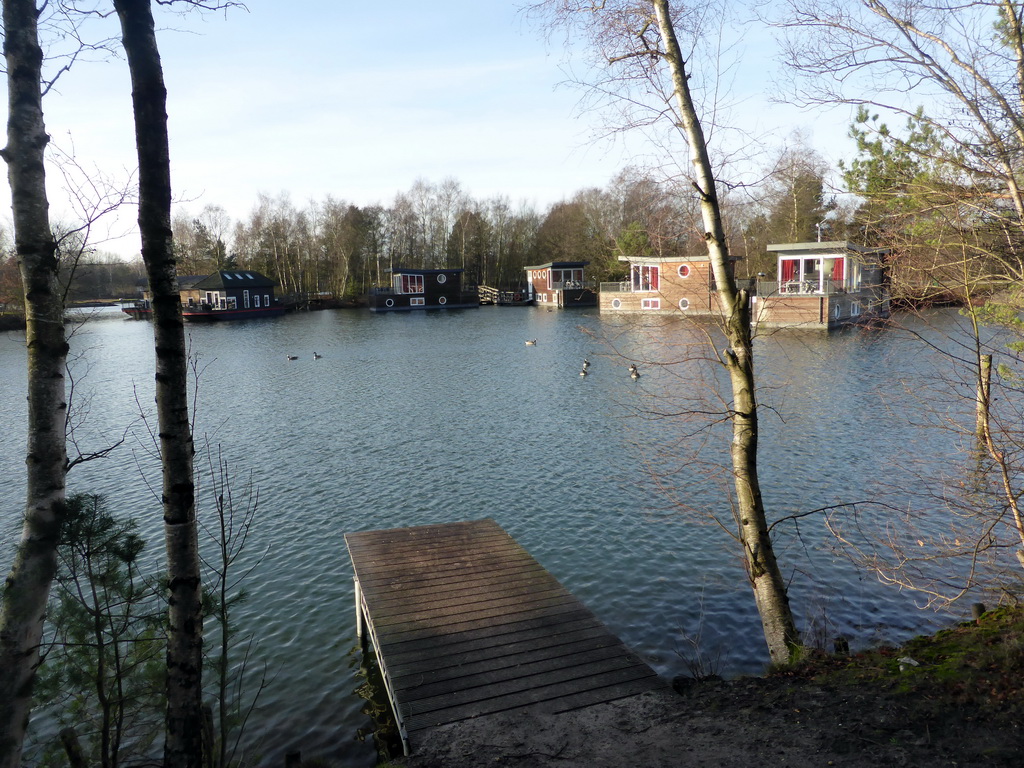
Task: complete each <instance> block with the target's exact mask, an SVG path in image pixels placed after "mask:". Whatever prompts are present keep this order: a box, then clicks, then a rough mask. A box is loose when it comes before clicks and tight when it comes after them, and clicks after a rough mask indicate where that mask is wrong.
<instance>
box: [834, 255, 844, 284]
mask: <svg viewBox="0 0 1024 768" xmlns="http://www.w3.org/2000/svg"><path fill="white" fill-rule="evenodd" d="M844 261H845V260H844V259H836V260H835V261H834V262H833V263H832V279H833V280H837V281H841V280H842V279H843V263H844Z"/></svg>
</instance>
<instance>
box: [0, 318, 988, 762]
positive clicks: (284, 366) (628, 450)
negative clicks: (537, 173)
mask: <svg viewBox="0 0 1024 768" xmlns="http://www.w3.org/2000/svg"><path fill="white" fill-rule="evenodd" d="M931 320H932V321H933V322H934V323H935V324H936V326H937V327H938V328H940V329H945V330H948V329H949V328H950V327H952V325H953V324H954V323H955V321H956V314H955V312H939V313H935V314H934V315H932V317H931ZM913 323H915V324H916V327H918V328H919V329H920V330H922V331H923V332H925V333H931V331H930V330H929V329H928V328H926V327H925V326H923V325H921V324H920V323H919V322H918V321H916V320H915V321H913ZM69 327H73V328H74V336H73V338H72V341H71V346H72V350H73V355H74V356H75V358H76V359H75V362H74V363H73V372H74V378H75V380H76V382H75V395H74V402H75V404H76V406H78V407H80V408H82V409H83V413H82V415H83V420H82V423H81V425H80V426H79V427H78V428H77V429H76V431H75V438H76V440H77V441H78V445H79V448H80V449H81V450H82V451H86V452H87V451H91V450H96V449H99V448H101V447H103V446H105V445H108V444H110V443H111V442H113V441H114V440H116V439H117V438H118V437H119V436H121V435H122V434H123V435H126V439H125V442H124V444H123V445H121V446H120V447H119V448H117V449H116V450H115V451H114V452H113V454H112V455H111V456H110V457H108V458H106V459H103V460H101V461H96V462H91V463H88V464H85V465H81V466H79V467H76V468H75V469H74V470H73V471H72V473H71V475H70V476H69V490H70V491H71V492H75V491H86V492H90V493H102V494H105V495H106V496H107V499H108V503H109V506H110V508H111V509H112V510H115V511H117V512H119V513H121V514H124V515H131V516H134V517H136V518H137V519H138V520H139V521H140V524H141V529H142V532H143V533H144V535H146V537H147V539H148V541H149V549H150V550H151V551H152V553H153V554H154V556H155V555H157V554H159V551H160V549H161V548H162V538H161V532H160V510H159V501H158V497H157V496H155V495H154V492H153V489H154V488H156V489H157V490H158V489H159V485H160V476H159V471H158V465H157V463H156V461H155V459H154V457H153V455H152V443H151V440H150V438H149V435H148V432H147V426H146V423H145V422H143V421H142V420H141V419H140V408H141V409H142V410H143V411H145V412H146V413H147V414H148V415H149V416H150V418H152V407H151V403H152V399H153V395H152V378H153V373H152V371H153V350H152V329H151V326H150V325H149V324H148V323H146V322H137V321H131V320H127V319H125V318H124V317H123V316H122V315H121V314H119V313H115V312H108V311H104V312H100V313H97V314H96V315H94V316H92V317H91V319H89V320H88V322H85V323H84V324H75V325H74V326H69ZM187 332H188V334H189V336H190V340H191V347H192V350H193V352H194V354H195V355H197V356H198V364H197V371H198V375H197V388H198V391H197V403H198V408H197V413H196V435H197V446H198V447H202V445H203V444H205V443H206V442H207V441H208V442H209V444H211V445H214V446H219V449H220V451H221V452H222V454H223V457H224V458H225V459H227V460H228V461H229V462H230V465H231V469H232V474H233V475H234V479H235V486H236V489H237V488H240V487H241V486H242V485H243V484H244V481H245V479H246V478H247V477H248V476H249V473H250V472H251V473H252V478H253V481H254V482H255V483H256V484H257V485H258V486H259V515H258V520H257V524H256V529H255V530H254V532H253V534H252V536H251V540H250V542H249V544H248V548H247V550H246V555H247V557H248V558H249V561H250V562H251V561H254V560H256V559H258V558H259V557H260V556H261V555H263V553H264V552H266V554H265V555H264V556H263V559H262V562H261V563H260V564H259V565H258V567H257V568H256V570H255V571H254V572H253V573H252V574H251V575H250V576H249V578H248V581H247V588H248V590H249V591H250V593H251V598H250V600H249V602H248V603H246V604H245V605H243V606H242V608H241V609H240V613H239V620H240V623H241V625H242V627H241V629H242V631H243V632H253V633H255V634H256V635H257V636H258V638H259V649H258V655H259V657H260V658H261V659H262V660H265V661H266V663H267V664H268V667H269V671H270V675H271V679H270V683H269V686H268V688H267V689H266V691H265V692H264V694H263V697H262V699H261V702H260V708H259V711H258V712H257V713H256V715H255V716H254V718H253V722H251V723H250V730H249V734H250V736H249V738H250V740H251V741H252V743H253V746H254V748H257V749H258V750H259V751H260V753H261V754H262V755H263V756H264V758H265V762H274V763H275V764H280V762H281V760H282V756H283V754H284V752H286V751H289V750H292V749H301V750H302V751H303V755H304V756H310V757H312V756H317V755H322V756H324V757H330V758H338V759H345V760H349V761H351V763H352V764H365V765H373V762H374V756H373V752H372V749H371V748H369V747H368V746H367V745H366V744H360V743H358V742H357V741H356V740H355V734H356V730H357V729H358V728H361V727H365V726H367V724H368V718H367V716H365V715H363V714H360V708H361V707H362V706H363V704H364V702H363V701H362V700H361V699H360V698H358V697H357V696H355V695H353V690H354V689H355V688H356V687H357V686H358V685H360V683H361V682H362V680H361V679H360V678H359V677H358V674H357V673H358V663H357V659H358V657H357V656H356V655H354V654H353V653H352V650H353V647H354V645H355V637H354V609H353V593H352V573H351V568H350V564H349V560H348V554H347V551H346V549H345V544H344V540H343V535H344V534H345V533H346V532H349V531H357V530H370V529H379V528H390V527H397V526H409V525H421V524H427V523H437V522H448V521H455V520H468V519H479V518H483V517H492V518H494V519H495V520H496V521H497V522H498V523H499V524H500V525H502V526H503V527H504V528H505V529H506V530H507V531H509V533H511V534H512V535H513V536H514V537H515V538H516V539H517V540H518V541H519V542H520V543H521V544H522V545H523V546H524V547H525V548H526V549H527V550H528V551H529V552H530V553H531V554H533V556H534V557H536V558H537V560H539V561H540V563H541V564H542V565H544V566H545V567H546V568H548V569H549V570H550V571H551V572H552V573H553V574H554V575H555V576H556V577H557V578H558V579H559V580H560V581H561V582H562V583H563V584H564V585H565V586H566V587H567V588H568V589H569V590H571V591H572V592H573V593H575V594H576V595H577V596H578V597H579V598H580V599H581V600H582V601H583V602H584V603H585V604H586V605H588V606H589V607H590V608H591V609H592V610H594V611H595V612H596V613H597V614H598V616H599V617H600V618H601V619H602V620H603V621H605V622H606V623H607V624H608V625H609V626H610V628H611V629H612V631H613V632H615V633H616V634H618V635H619V636H620V637H621V638H622V639H623V640H624V641H625V642H626V644H627V645H629V646H631V647H632V648H633V649H635V650H636V651H637V652H638V653H640V654H641V655H642V656H643V657H644V658H645V659H646V660H647V661H648V662H649V663H650V664H651V665H652V666H654V667H655V668H656V669H657V670H658V671H659V672H660V673H661V674H663V675H665V676H672V675H675V674H680V673H684V672H685V671H686V665H685V664H684V662H683V659H682V658H681V656H680V653H679V651H683V652H686V651H687V649H688V644H687V643H686V642H685V641H684V638H683V635H684V634H685V635H686V636H689V637H696V636H700V645H701V647H702V649H703V651H704V652H705V653H707V654H709V655H710V656H711V657H716V658H718V659H719V661H718V666H719V668H720V669H721V671H722V672H723V673H726V674H738V673H756V672H758V671H760V670H762V669H763V668H764V665H765V664H766V662H767V653H766V650H765V646H764V640H763V636H762V634H761V629H760V623H759V621H758V617H757V614H756V611H755V609H754V604H753V598H752V596H751V594H750V591H749V589H748V588H747V587H746V584H745V577H744V574H743V569H742V564H741V562H740V560H739V555H738V552H737V551H736V550H735V549H734V548H732V547H730V542H729V540H728V538H727V536H726V535H725V534H723V533H722V532H721V531H720V530H719V529H717V528H716V527H714V526H710V525H699V524H696V523H695V522H693V520H692V518H691V517H690V516H689V515H688V510H698V511H700V510H705V511H706V510H713V511H715V512H717V513H719V514H723V515H724V516H726V517H727V516H728V514H729V509H730V506H729V497H728V495H727V494H726V493H725V492H724V490H723V485H724V479H723V478H721V477H718V476H717V472H718V471H720V467H719V468H718V470H716V469H715V465H716V464H719V465H720V464H721V463H722V462H723V461H725V460H726V456H727V454H726V451H727V448H728V446H727V443H724V442H722V441H721V440H714V439H713V440H712V441H710V442H709V443H708V445H707V449H706V455H705V461H707V462H708V463H707V464H706V465H700V464H690V465H685V464H682V463H681V459H683V458H685V456H686V454H687V453H688V452H689V451H690V450H691V449H693V448H694V447H695V446H696V445H698V444H700V443H701V442H702V441H704V437H703V434H702V433H699V432H696V431H695V428H694V426H693V424H692V423H688V422H686V421H685V420H682V419H680V418H674V417H658V416H657V412H658V411H659V410H663V411H671V410H672V409H673V408H674V407H676V406H678V400H679V398H683V399H684V400H687V401H688V405H689V406H690V407H693V406H694V402H696V401H695V400H690V398H696V397H697V396H698V395H700V394H701V393H702V392H703V389H702V387H703V382H705V381H707V380H709V379H711V380H713V379H714V378H715V377H716V376H718V375H719V374H717V373H716V372H715V371H714V369H713V367H710V366H707V365H705V364H702V363H701V362H700V361H699V360H695V359H693V358H694V353H695V351H696V349H695V348H694V347H692V346H689V345H692V344H693V343H694V342H695V341H696V340H698V339H700V338H702V336H701V334H700V333H699V332H698V331H696V330H695V329H694V328H693V327H692V326H690V325H687V324H684V323H682V322H681V321H678V320H675V319H671V318H669V319H654V320H651V319H647V320H645V323H643V324H640V323H638V322H636V321H633V322H628V321H624V320H622V319H621V318H609V317H608V316H603V317H602V316H601V315H599V314H597V312H596V310H583V311H551V310H547V309H543V308H526V309H523V308H504V307H484V308H481V309H479V310H466V311H458V312H447V313H434V312H432V313H422V312H420V313H411V314H379V315H375V314H371V313H369V312H360V311H336V312H330V311H329V312H319V313H310V314H297V315H289V316H286V317H282V318H277V319H271V320H262V321H246V322H238V323H227V324H220V325H210V326H201V325H191V326H188V327H187ZM534 338H536V339H537V340H538V341H537V345H536V346H526V345H525V344H524V343H523V341H524V340H525V339H534ZM722 346H724V345H723V344H721V342H718V348H719V349H721V348H722ZM314 351H315V352H318V353H319V354H321V355H322V356H323V357H322V359H319V360H314V359H313V352H314ZM288 354H294V355H298V357H299V359H298V360H295V361H288V360H287V359H286V355H288ZM618 355H621V356H622V357H619V356H618ZM757 355H758V357H757V365H758V368H759V374H760V376H761V380H760V382H759V385H760V386H761V394H762V399H763V400H765V401H766V402H768V403H770V404H771V405H772V406H773V407H774V408H775V413H772V412H769V411H768V410H765V411H764V412H763V417H762V418H763V422H762V425H763V429H764V434H763V436H762V442H761V456H760V465H761V473H762V482H763V486H764V495H765V499H766V505H767V507H768V509H769V510H770V514H771V515H772V517H773V519H774V518H777V517H781V516H784V515H790V514H794V513H799V512H803V511H809V510H813V509H815V508H818V507H824V506H827V505H830V504H835V503H840V502H852V501H862V500H865V499H870V498H872V497H873V495H874V494H877V493H881V492H882V491H883V490H885V491H886V492H887V493H889V496H887V500H888V501H890V502H891V503H893V502H894V503H898V502H899V499H898V498H895V497H893V496H892V491H891V490H890V489H891V488H892V487H896V488H899V487H901V486H903V487H910V486H911V485H912V484H913V483H914V482H915V480H914V477H913V476H912V474H910V470H909V469H908V470H904V469H902V467H903V466H904V464H905V462H906V461H907V460H908V457H916V458H917V459H920V458H921V457H925V458H926V459H927V460H928V461H932V462H935V463H941V462H944V461H946V460H947V459H948V458H949V457H950V456H951V455H952V454H953V452H954V451H955V448H956V446H955V444H954V441H953V438H952V437H951V436H950V435H949V433H946V432H942V431H939V430H934V429H931V428H929V427H928V426H927V425H925V424H923V423H920V422H922V420H921V419H915V418H912V416H913V408H912V406H913V396H914V392H915V390H918V389H920V388H922V387H925V386H926V385H927V383H928V382H930V381H932V380H933V379H934V378H935V377H937V376H940V375H942V374H944V373H945V372H946V368H948V367H949V366H950V363H949V362H948V360H947V359H946V358H944V357H942V356H939V355H937V354H935V353H932V352H929V351H928V350H927V348H926V347H924V346H923V345H921V344H920V343H919V342H916V341H915V340H914V339H913V338H911V337H910V336H908V335H907V334H903V333H899V332H896V331H892V330H865V329H854V330H851V331H846V332H842V333H833V334H831V335H826V334H824V333H793V332H790V333H778V334H775V335H774V336H772V337H770V338H768V339H764V340H760V341H759V342H758V346H757ZM584 358H589V359H590V361H591V363H592V367H591V369H590V375H589V376H587V377H585V378H584V377H580V376H579V370H580V367H581V362H582V360H583V359H584ZM630 360H638V361H640V362H641V367H642V371H643V373H644V375H643V377H642V378H641V379H640V380H639V381H636V382H634V381H632V380H630V378H629V376H628V372H627V369H626V365H627V364H628V362H629V361H630ZM654 362H661V363H663V365H660V366H659V365H655V364H654ZM24 380H25V349H24V334H22V333H6V334H0V381H2V382H3V385H2V389H0V424H2V425H3V429H2V430H0V503H2V507H0V566H2V567H3V568H4V569H6V568H7V567H8V566H9V563H10V558H11V552H12V550H13V547H14V543H15V541H16V540H17V536H18V531H19V527H20V519H21V515H22V509H23V504H24V498H23V497H24V478H23V473H24V465H23V462H24V444H25V443H24V440H25V435H24V429H25V427H24V422H25V383H24ZM140 404H141V405H140ZM679 407H682V406H679ZM943 407H944V408H946V409H947V411H948V413H949V414H950V415H952V416H954V417H956V418H960V416H961V414H960V412H959V411H958V409H957V407H956V405H955V403H953V404H951V405H948V406H943ZM707 408H708V403H706V402H705V409H707ZM710 409H711V410H716V409H717V410H721V405H720V404H717V405H716V404H714V403H711V404H710ZM967 418H970V416H969V415H968V416H967ZM713 437H715V436H713ZM670 455H672V456H675V457H676V458H675V459H669V458H667V456H670ZM197 466H198V461H197ZM904 472H906V473H907V474H902V473H904ZM203 484H204V488H206V487H208V486H209V483H208V482H207V481H205V480H204V481H203ZM883 486H884V487H883ZM201 506H202V511H201V514H204V515H205V514H207V513H208V512H209V510H210V506H211V505H210V504H209V499H208V498H203V499H202V500H201ZM787 530H788V533H787V534H786V535H785V536H784V537H783V540H782V542H781V549H780V551H779V553H778V554H779V557H780V560H781V561H782V563H783V566H784V568H785V570H786V572H787V574H789V575H790V577H791V583H792V586H791V590H792V591H791V594H792V600H793V604H794V606H795V608H796V610H797V611H798V614H799V617H800V620H801V624H802V626H803V627H807V626H808V623H809V622H814V623H815V625H816V626H824V627H826V629H827V632H828V633H829V634H830V635H835V634H843V635H846V636H848V637H850V638H852V639H853V642H854V644H861V645H863V644H866V643H868V642H871V641H873V640H876V639H878V638H880V637H882V638H888V639H892V640H900V639H902V638H905V637H907V636H908V635H911V634H914V633H918V632H921V631H925V630H928V629H930V628H931V627H932V625H933V622H935V621H936V617H935V615H934V614H933V613H931V612H929V611H921V610H918V609H917V607H916V604H915V598H914V596H913V595H911V594H907V593H901V592H898V591H896V590H894V589H892V588H889V587H885V586H883V585H881V584H879V583H878V582H877V580H876V579H875V578H874V577H873V576H871V575H869V574H860V573H857V572H856V570H855V569H854V568H853V567H852V566H850V565H849V564H848V563H847V562H845V561H844V560H842V559H840V558H838V557H836V556H835V555H834V554H833V553H832V551H831V549H830V548H829V546H828V537H827V535H826V531H825V530H824V527H823V525H822V524H821V523H820V522H819V521H818V520H817V518H816V517H809V518H806V519H804V520H802V521H801V522H800V526H799V528H798V529H794V528H792V527H790V528H788V529H787Z"/></svg>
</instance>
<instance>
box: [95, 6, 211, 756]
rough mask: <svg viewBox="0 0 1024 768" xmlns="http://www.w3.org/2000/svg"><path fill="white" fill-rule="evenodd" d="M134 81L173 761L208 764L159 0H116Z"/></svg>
mask: <svg viewBox="0 0 1024 768" xmlns="http://www.w3.org/2000/svg"><path fill="white" fill-rule="evenodd" d="M114 9H115V11H116V12H117V16H118V19H119V20H120V22H121V32H122V43H123V46H124V51H125V56H126V58H127V60H128V68H129V70H130V72H131V81H132V105H133V110H134V115H135V142H136V147H137V150H138V156H139V231H140V234H141V237H142V258H143V261H144V262H145V264H146V272H147V275H148V278H149V287H150V291H151V293H152V297H153V298H152V301H153V335H154V345H155V347H156V376H155V381H156V406H157V420H158V424H159V435H160V455H161V464H162V469H163V494H162V497H163V508H164V510H163V511H164V538H165V545H166V550H167V578H168V604H169V605H168V613H169V626H168V642H167V729H166V738H165V742H164V765H165V766H167V767H168V768H171V767H174V768H200V766H202V765H203V743H202V742H203V739H202V733H203V714H202V645H203V617H202V581H201V571H200V568H201V566H200V557H199V541H198V534H197V523H196V506H195V484H194V478H193V474H192V472H193V455H194V453H195V449H194V446H193V442H192V429H191V422H190V420H189V409H188V372H189V366H188V350H187V347H186V344H185V332H184V324H183V321H182V316H181V298H180V296H179V291H178V281H177V270H176V265H175V258H174V245H173V239H172V235H171V171H170V149H169V141H168V133H167V89H166V87H165V85H164V78H163V68H162V65H161V62H160V51H159V47H158V45H157V39H156V25H155V22H154V19H153V10H152V6H151V3H150V0H114Z"/></svg>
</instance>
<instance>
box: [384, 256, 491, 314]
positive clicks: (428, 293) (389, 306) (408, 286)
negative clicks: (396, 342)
mask: <svg viewBox="0 0 1024 768" xmlns="http://www.w3.org/2000/svg"><path fill="white" fill-rule="evenodd" d="M462 273H463V270H461V269H404V268H398V267H396V268H394V269H392V270H391V285H389V286H384V287H380V288H373V289H371V290H370V295H369V297H368V298H369V302H368V303H369V306H370V311H371V312H407V311H410V310H414V309H470V308H473V307H476V308H479V306H480V296H479V295H478V293H477V289H476V287H475V286H474V287H470V288H464V287H463V285H462Z"/></svg>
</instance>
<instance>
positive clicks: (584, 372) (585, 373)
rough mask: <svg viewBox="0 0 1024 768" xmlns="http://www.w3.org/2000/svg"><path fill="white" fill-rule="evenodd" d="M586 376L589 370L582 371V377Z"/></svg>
mask: <svg viewBox="0 0 1024 768" xmlns="http://www.w3.org/2000/svg"><path fill="white" fill-rule="evenodd" d="M586 375H587V369H586V368H584V369H583V370H582V371H580V376H586Z"/></svg>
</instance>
